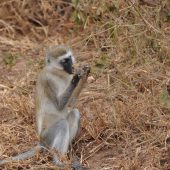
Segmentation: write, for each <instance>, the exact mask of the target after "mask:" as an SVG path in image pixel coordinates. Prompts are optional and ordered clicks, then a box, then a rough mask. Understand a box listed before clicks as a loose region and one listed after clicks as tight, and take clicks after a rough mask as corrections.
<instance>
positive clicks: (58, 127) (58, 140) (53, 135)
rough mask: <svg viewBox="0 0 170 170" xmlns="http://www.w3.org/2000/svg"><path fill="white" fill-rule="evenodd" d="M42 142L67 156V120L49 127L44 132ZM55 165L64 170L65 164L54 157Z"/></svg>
mask: <svg viewBox="0 0 170 170" xmlns="http://www.w3.org/2000/svg"><path fill="white" fill-rule="evenodd" d="M42 140H43V141H42V142H43V143H44V144H46V145H48V146H50V147H51V148H56V149H57V151H59V152H60V153H61V154H66V153H67V150H68V147H69V125H68V122H67V120H65V119H63V120H60V121H59V122H57V123H55V124H54V125H52V126H51V127H49V129H48V131H46V132H44V135H43V137H42ZM54 163H55V164H56V165H57V166H59V167H61V168H64V164H63V163H62V162H61V161H60V160H59V159H58V158H57V156H56V155H54Z"/></svg>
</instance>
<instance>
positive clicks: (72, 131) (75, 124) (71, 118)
mask: <svg viewBox="0 0 170 170" xmlns="http://www.w3.org/2000/svg"><path fill="white" fill-rule="evenodd" d="M67 120H68V124H69V135H70V138H69V139H70V140H69V143H71V142H72V140H73V138H74V137H75V136H76V134H77V132H78V131H79V129H80V112H79V110H78V109H73V110H71V111H70V113H69V115H68V117H67Z"/></svg>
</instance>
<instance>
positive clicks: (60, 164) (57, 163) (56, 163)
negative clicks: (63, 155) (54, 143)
mask: <svg viewBox="0 0 170 170" xmlns="http://www.w3.org/2000/svg"><path fill="white" fill-rule="evenodd" d="M53 163H54V164H55V165H56V166H57V167H59V168H60V169H64V168H65V165H64V163H62V162H61V161H60V160H58V158H56V157H55V158H54V159H53Z"/></svg>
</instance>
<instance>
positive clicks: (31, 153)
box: [0, 144, 43, 165]
mask: <svg viewBox="0 0 170 170" xmlns="http://www.w3.org/2000/svg"><path fill="white" fill-rule="evenodd" d="M42 148H43V146H41V145H40V144H38V145H36V146H35V147H34V148H32V149H30V150H28V151H26V152H23V153H21V154H18V155H16V156H13V157H10V158H7V159H3V160H0V165H3V164H6V163H9V162H12V161H19V160H25V159H28V158H31V157H33V156H34V155H35V154H36V153H37V152H39V151H40V150H41V149H42Z"/></svg>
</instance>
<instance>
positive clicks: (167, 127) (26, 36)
mask: <svg viewBox="0 0 170 170" xmlns="http://www.w3.org/2000/svg"><path fill="white" fill-rule="evenodd" d="M169 11H170V3H169V1H168V0H162V1H152V0H145V1H144V0H142V1H141V0H139V1H138V0H135V1H124V0H121V1H110V0H109V1H104V0H101V1H97V0H94V1H89V0H85V1H72V2H71V1H63V0H62V1H55V0H51V1H42V0H38V1H36V2H35V1H33V0H28V1H25V0H24V1H19V0H6V1H5V0H3V1H1V2H0V34H1V36H0V49H1V50H0V56H1V57H0V64H1V67H0V73H1V82H0V112H1V114H0V117H1V125H0V129H1V134H2V135H1V139H0V142H1V146H0V153H1V154H0V156H1V159H2V158H6V157H8V156H11V155H15V154H17V153H20V152H21V151H24V150H27V149H28V148H30V147H31V146H34V145H35V144H36V142H37V141H38V138H37V136H36V132H35V104H34V90H35V84H36V75H37V72H38V70H39V69H40V68H41V67H42V61H43V55H44V49H45V48H46V47H47V46H50V45H51V44H59V43H66V44H68V45H70V44H71V45H70V46H72V48H73V50H74V51H75V54H76V56H77V60H78V61H79V62H80V63H81V64H86V63H90V64H91V67H92V73H91V76H92V77H91V81H89V83H88V84H87V86H86V88H85V89H84V91H83V92H82V94H81V95H80V98H79V101H78V104H77V107H78V108H79V109H80V111H81V115H82V119H81V127H82V129H81V132H80V134H79V136H78V137H77V138H76V140H75V141H74V143H73V145H72V147H71V152H70V154H69V158H71V157H73V155H77V157H78V158H79V160H80V162H81V163H82V164H83V165H84V166H86V167H90V168H91V169H96V170H97V169H101V170H104V169H113V170H118V169H123V170H143V169H149V170H150V169H153V170H158V169H161V170H168V169H169V167H170V154H169V153H170V110H169V109H170V108H169V106H170V104H169V103H170V100H169V98H170V97H169V88H168V87H169V85H168V84H167V83H168V82H169V78H170V69H169V66H170V49H169V43H170V27H169V23H170V17H169ZM167 85H168V86H167ZM68 163H70V162H69V160H68ZM55 168H56V167H54V166H53V165H52V164H51V163H50V155H43V154H38V155H36V156H35V157H34V158H31V159H29V160H26V161H22V162H15V163H11V164H9V165H5V166H3V169H8V170H9V169H55Z"/></svg>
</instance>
